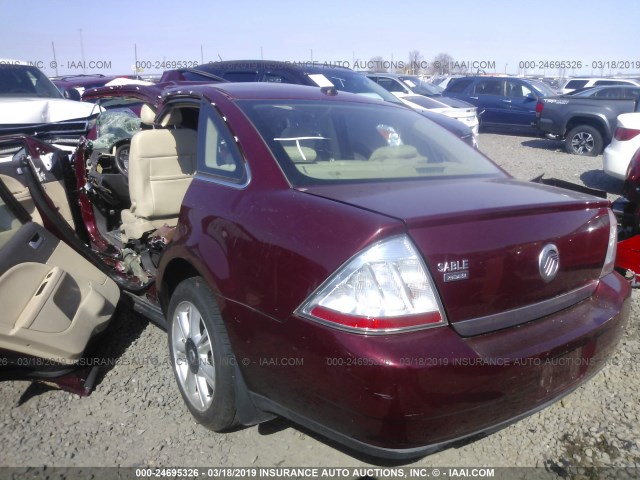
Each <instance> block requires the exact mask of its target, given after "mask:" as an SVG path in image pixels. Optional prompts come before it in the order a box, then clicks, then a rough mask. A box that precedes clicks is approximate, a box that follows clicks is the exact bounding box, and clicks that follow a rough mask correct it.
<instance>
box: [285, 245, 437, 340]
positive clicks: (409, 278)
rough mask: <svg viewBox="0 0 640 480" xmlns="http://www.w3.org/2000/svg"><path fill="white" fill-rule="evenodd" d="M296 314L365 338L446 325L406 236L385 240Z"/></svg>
mask: <svg viewBox="0 0 640 480" xmlns="http://www.w3.org/2000/svg"><path fill="white" fill-rule="evenodd" d="M297 313H298V314H300V315H302V316H304V317H306V318H309V319H311V320H314V321H317V322H320V323H323V324H325V325H329V326H332V327H336V328H340V329H344V330H349V331H353V332H361V333H395V332H401V331H406V330H416V329H422V328H428V327H435V326H440V325H444V324H445V323H446V321H445V316H444V312H443V309H442V307H441V305H440V299H439V297H438V293H437V292H436V290H435V286H434V283H433V280H432V279H431V276H430V275H429V272H428V271H427V267H426V265H425V264H424V262H423V261H422V258H421V256H420V254H419V253H418V251H417V249H416V248H415V247H414V245H413V243H412V242H411V240H410V239H409V238H408V237H407V236H406V235H401V236H397V237H392V238H390V239H387V240H383V241H381V242H378V243H376V244H374V245H372V246H371V247H368V248H367V249H365V250H363V251H362V252H360V253H359V254H357V255H356V256H355V257H353V258H352V259H351V260H349V261H348V262H347V263H346V264H344V265H343V266H342V267H340V269H338V271H337V272H336V273H335V274H334V275H332V276H331V277H330V278H329V279H328V280H327V281H326V282H325V283H324V284H322V285H321V286H320V287H319V288H318V289H317V290H316V291H315V292H314V293H313V294H312V295H311V296H310V297H309V298H308V299H307V300H306V301H305V303H303V304H302V306H300V308H298V310H297Z"/></svg>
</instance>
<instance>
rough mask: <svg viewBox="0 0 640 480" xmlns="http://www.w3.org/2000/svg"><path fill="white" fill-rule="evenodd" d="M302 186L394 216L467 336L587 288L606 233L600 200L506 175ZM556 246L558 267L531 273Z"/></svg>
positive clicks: (559, 304)
mask: <svg viewBox="0 0 640 480" xmlns="http://www.w3.org/2000/svg"><path fill="white" fill-rule="evenodd" d="M304 190H305V191H306V192H308V193H311V194H314V195H318V196H322V197H325V198H328V199H332V200H335V201H339V202H342V203H346V204H350V205H353V206H356V207H359V208H363V209H366V210H370V211H374V212H377V213H381V214H384V215H387V216H390V217H394V218H396V219H399V220H401V221H403V222H404V223H405V225H406V227H407V230H408V233H409V235H410V236H411V238H412V239H413V241H414V243H415V244H416V246H417V247H418V248H419V249H420V251H421V252H422V255H423V257H424V260H425V262H426V264H427V266H428V268H429V270H430V273H431V275H432V277H433V279H434V281H435V283H436V286H437V289H438V291H439V293H440V298H441V299H442V303H443V306H444V309H445V313H446V315H447V318H448V320H449V322H450V323H451V324H452V326H453V327H454V328H456V330H458V331H459V333H461V334H463V335H471V334H478V333H483V332H485V331H490V330H496V329H500V328H506V327H508V326H512V325H515V324H517V323H522V322H523V321H528V320H532V319H534V318H538V317H540V316H544V315H547V314H550V313H553V311H558V310H560V309H562V308H566V307H568V306H570V305H572V304H575V303H577V302H579V301H581V300H583V299H585V298H587V297H589V296H590V294H591V292H592V291H593V289H595V286H596V285H597V281H598V278H599V275H600V272H601V270H602V266H603V263H604V258H605V255H606V251H607V244H608V236H609V217H608V208H609V207H608V202H607V201H606V200H603V199H599V198H596V197H592V196H590V195H586V194H582V193H578V192H572V191H569V190H563V189H559V188H555V187H550V186H547V185H541V184H535V183H527V182H519V181H516V180H513V179H490V180H459V179H457V180H455V181H453V180H452V181H448V180H437V181H422V182H395V183H392V182H389V183H384V184H381V183H376V184H360V185H353V184H351V185H332V186H314V187H309V188H305V189H304ZM548 245H554V246H555V247H556V248H557V252H558V256H559V269H558V272H557V274H556V275H555V277H554V278H552V279H551V280H545V279H544V278H543V276H542V274H541V267H540V260H539V259H540V257H541V255H544V254H543V249H545V247H546V246H548Z"/></svg>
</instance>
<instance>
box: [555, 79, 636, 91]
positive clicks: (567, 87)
mask: <svg viewBox="0 0 640 480" xmlns="http://www.w3.org/2000/svg"><path fill="white" fill-rule="evenodd" d="M611 85H633V86H636V87H638V86H640V81H638V80H636V79H633V78H602V77H584V78H569V79H567V81H566V82H564V84H563V85H562V87H561V88H560V93H562V94H563V95H564V94H567V93H571V92H572V91H574V90H578V89H580V88H589V87H600V86H602V87H606V86H611Z"/></svg>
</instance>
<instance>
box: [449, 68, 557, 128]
mask: <svg viewBox="0 0 640 480" xmlns="http://www.w3.org/2000/svg"><path fill="white" fill-rule="evenodd" d="M443 94H444V95H445V96H449V97H454V98H458V99H460V100H464V101H465V102H469V103H471V104H473V105H475V106H476V107H478V115H479V117H480V127H481V128H483V127H488V128H494V129H495V128H497V129H505V130H523V131H526V132H530V133H533V132H535V121H536V104H537V102H538V100H539V99H541V98H544V97H546V96H553V90H551V88H550V87H549V86H548V85H546V84H544V83H542V82H538V81H536V80H529V79H523V78H516V77H479V76H470V77H462V78H458V79H455V80H453V81H452V82H451V83H449V84H448V85H447V88H446V89H445V91H444V92H443Z"/></svg>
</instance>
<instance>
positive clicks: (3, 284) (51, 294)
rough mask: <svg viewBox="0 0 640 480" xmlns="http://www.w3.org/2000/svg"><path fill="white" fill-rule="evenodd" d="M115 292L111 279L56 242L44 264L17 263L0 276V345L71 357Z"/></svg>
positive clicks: (107, 312) (63, 359)
mask: <svg viewBox="0 0 640 480" xmlns="http://www.w3.org/2000/svg"><path fill="white" fill-rule="evenodd" d="M119 297H120V291H119V289H118V286H117V285H116V284H115V282H114V281H113V280H111V279H110V278H108V277H107V276H106V275H105V274H103V273H102V272H101V271H100V270H98V269H97V268H96V267H94V266H93V265H91V263H89V262H88V261H87V260H85V259H84V258H82V257H81V256H80V255H79V254H78V253H76V252H74V251H73V250H72V249H71V248H70V247H69V246H68V245H66V244H65V243H63V242H60V243H59V244H58V246H57V247H56V249H55V251H54V252H53V254H52V255H51V257H50V258H49V260H47V263H46V264H42V263H34V262H25V263H20V264H18V265H16V266H14V267H12V268H11V269H9V270H8V271H6V272H5V273H4V274H3V275H2V276H1V277H0V305H2V306H3V312H2V314H0V348H5V349H8V350H12V351H16V352H20V353H23V354H28V355H34V356H36V357H41V358H46V359H49V360H52V361H56V362H60V363H73V362H76V361H78V360H79V359H80V357H81V355H82V353H83V351H84V349H85V347H86V346H87V343H88V342H89V339H90V338H91V337H92V336H93V335H94V334H95V333H97V332H99V331H101V330H103V329H104V328H105V327H106V326H107V323H108V321H109V319H110V318H111V316H112V315H113V313H114V311H115V308H116V305H117V303H118V299H119Z"/></svg>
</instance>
